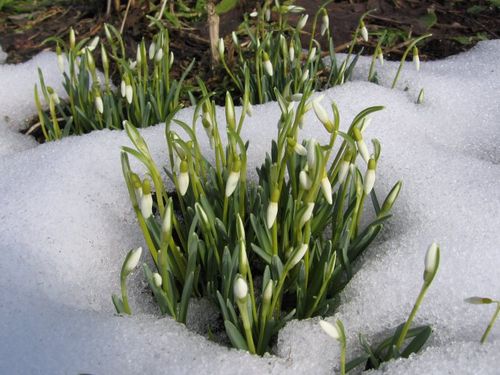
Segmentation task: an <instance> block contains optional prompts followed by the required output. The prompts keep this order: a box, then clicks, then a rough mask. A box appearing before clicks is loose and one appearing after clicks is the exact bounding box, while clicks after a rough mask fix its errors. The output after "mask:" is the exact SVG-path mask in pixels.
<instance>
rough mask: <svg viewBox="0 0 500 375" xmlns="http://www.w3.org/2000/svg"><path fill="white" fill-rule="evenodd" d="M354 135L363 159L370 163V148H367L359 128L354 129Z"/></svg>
mask: <svg viewBox="0 0 500 375" xmlns="http://www.w3.org/2000/svg"><path fill="white" fill-rule="evenodd" d="M353 135H354V140H355V141H356V145H357V146H358V150H359V153H360V154H361V157H362V158H363V160H364V161H365V162H366V163H368V160H370V153H369V152H368V147H366V143H365V141H364V140H363V136H362V135H361V132H360V131H359V129H358V128H354V129H353Z"/></svg>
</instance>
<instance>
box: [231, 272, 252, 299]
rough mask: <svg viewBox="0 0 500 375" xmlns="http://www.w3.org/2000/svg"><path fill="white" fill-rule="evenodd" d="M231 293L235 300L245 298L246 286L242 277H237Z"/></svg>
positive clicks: (246, 293)
mask: <svg viewBox="0 0 500 375" xmlns="http://www.w3.org/2000/svg"><path fill="white" fill-rule="evenodd" d="M233 293H234V298H235V299H236V300H240V301H241V300H243V299H245V298H246V297H247V295H248V285H247V283H246V281H245V280H243V278H242V277H238V278H237V279H236V280H235V281H234V285H233Z"/></svg>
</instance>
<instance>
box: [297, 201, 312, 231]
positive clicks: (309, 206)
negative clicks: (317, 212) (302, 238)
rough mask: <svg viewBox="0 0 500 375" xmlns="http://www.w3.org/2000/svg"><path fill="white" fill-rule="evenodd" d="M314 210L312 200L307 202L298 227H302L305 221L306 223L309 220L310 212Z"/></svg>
mask: <svg viewBox="0 0 500 375" xmlns="http://www.w3.org/2000/svg"><path fill="white" fill-rule="evenodd" d="M313 210H314V202H309V203H307V207H306V210H305V211H304V213H303V214H302V216H301V217H300V224H299V227H300V228H302V227H303V226H304V224H305V223H307V222H308V221H309V220H311V217H312V214H313Z"/></svg>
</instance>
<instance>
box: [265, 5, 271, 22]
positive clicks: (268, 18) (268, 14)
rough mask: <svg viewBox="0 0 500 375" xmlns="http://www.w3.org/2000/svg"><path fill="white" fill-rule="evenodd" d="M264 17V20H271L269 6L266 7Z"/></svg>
mask: <svg viewBox="0 0 500 375" xmlns="http://www.w3.org/2000/svg"><path fill="white" fill-rule="evenodd" d="M265 17H266V22H269V21H271V9H270V8H267V9H266V13H265Z"/></svg>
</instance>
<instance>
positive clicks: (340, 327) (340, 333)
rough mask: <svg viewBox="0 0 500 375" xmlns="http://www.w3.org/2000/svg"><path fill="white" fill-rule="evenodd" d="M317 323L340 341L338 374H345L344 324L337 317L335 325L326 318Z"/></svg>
mask: <svg viewBox="0 0 500 375" xmlns="http://www.w3.org/2000/svg"><path fill="white" fill-rule="evenodd" d="M319 325H320V326H321V328H322V329H323V331H325V333H326V334H327V335H328V336H330V337H331V338H333V339H334V340H337V341H338V342H339V343H340V374H341V375H345V358H346V347H347V342H346V341H347V340H346V336H345V329H344V324H343V323H342V321H341V320H340V319H337V321H336V322H335V325H333V324H331V323H329V322H327V321H326V320H320V322H319Z"/></svg>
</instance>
